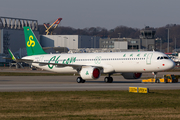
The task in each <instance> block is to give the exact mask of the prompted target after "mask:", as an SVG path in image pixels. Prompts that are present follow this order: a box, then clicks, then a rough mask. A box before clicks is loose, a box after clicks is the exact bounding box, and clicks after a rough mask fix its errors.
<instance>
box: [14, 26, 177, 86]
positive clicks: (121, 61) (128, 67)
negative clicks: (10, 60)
mask: <svg viewBox="0 0 180 120" xmlns="http://www.w3.org/2000/svg"><path fill="white" fill-rule="evenodd" d="M24 36H25V43H26V49H27V56H25V57H23V58H21V59H14V60H16V61H17V62H25V63H28V64H30V65H32V66H35V67H37V68H41V69H43V70H47V71H52V72H57V73H79V75H80V77H77V79H76V81H77V83H84V82H85V81H86V80H97V79H98V78H99V77H100V76H101V74H102V73H105V74H108V77H105V78H104V82H106V83H112V82H113V78H112V77H111V75H112V74H114V73H121V75H122V76H123V77H124V78H125V79H139V78H140V77H141V76H142V73H145V72H152V73H154V77H155V78H156V74H157V72H160V71H164V70H169V69H172V68H174V66H175V63H174V62H173V61H172V60H171V59H170V58H169V57H168V56H167V55H166V54H164V53H162V52H156V51H143V52H140V51H139V52H114V53H113V52H111V53H73V54H68V53H67V54H47V53H46V52H45V51H44V50H43V49H42V47H41V45H40V44H39V42H38V40H37V38H36V36H35V35H34V33H33V32H32V30H31V28H30V27H28V26H27V27H24ZM11 56H12V55H11Z"/></svg>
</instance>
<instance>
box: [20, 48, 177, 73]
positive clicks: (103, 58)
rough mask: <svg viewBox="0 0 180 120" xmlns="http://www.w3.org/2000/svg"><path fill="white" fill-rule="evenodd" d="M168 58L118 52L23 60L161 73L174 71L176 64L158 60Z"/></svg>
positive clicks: (67, 69) (58, 68) (64, 70)
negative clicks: (169, 70)
mask: <svg viewBox="0 0 180 120" xmlns="http://www.w3.org/2000/svg"><path fill="white" fill-rule="evenodd" d="M164 56H165V57H167V55H165V54H164V53H161V52H153V51H152V52H149V51H148V52H147V51H146V52H116V53H75V54H47V55H46V54H45V55H33V56H26V57H23V58H22V59H31V60H33V61H34V62H43V63H61V64H66V65H67V64H75V65H86V66H98V67H99V66H101V67H102V68H103V73H123V72H140V73H142V72H159V71H164V70H168V69H172V68H173V67H174V66H175V64H174V62H173V61H172V60H171V59H167V58H166V59H157V58H158V57H160V58H162V57H164ZM32 65H33V66H35V67H38V68H42V69H44V70H48V71H53V72H59V73H75V72H77V70H76V69H74V68H73V67H71V66H58V65H41V64H39V63H32Z"/></svg>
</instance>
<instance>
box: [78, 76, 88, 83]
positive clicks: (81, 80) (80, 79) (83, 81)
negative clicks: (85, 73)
mask: <svg viewBox="0 0 180 120" xmlns="http://www.w3.org/2000/svg"><path fill="white" fill-rule="evenodd" d="M76 81H77V83H85V82H86V81H85V80H83V79H82V78H81V77H77V79H76Z"/></svg>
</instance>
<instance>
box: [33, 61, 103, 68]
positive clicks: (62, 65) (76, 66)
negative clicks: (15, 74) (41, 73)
mask: <svg viewBox="0 0 180 120" xmlns="http://www.w3.org/2000/svg"><path fill="white" fill-rule="evenodd" d="M32 63H39V65H41V66H43V65H56V66H57V67H67V66H69V67H73V68H79V67H82V66H92V67H98V68H103V67H102V66H96V65H88V64H87V65H82V64H62V63H45V62H32Z"/></svg>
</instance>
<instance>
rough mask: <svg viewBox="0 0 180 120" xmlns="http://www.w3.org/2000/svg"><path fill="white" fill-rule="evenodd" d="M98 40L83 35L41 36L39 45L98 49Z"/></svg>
mask: <svg viewBox="0 0 180 120" xmlns="http://www.w3.org/2000/svg"><path fill="white" fill-rule="evenodd" d="M99 39H100V37H97V36H85V35H42V36H41V37H40V43H41V45H42V47H67V48H68V49H79V48H99Z"/></svg>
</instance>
